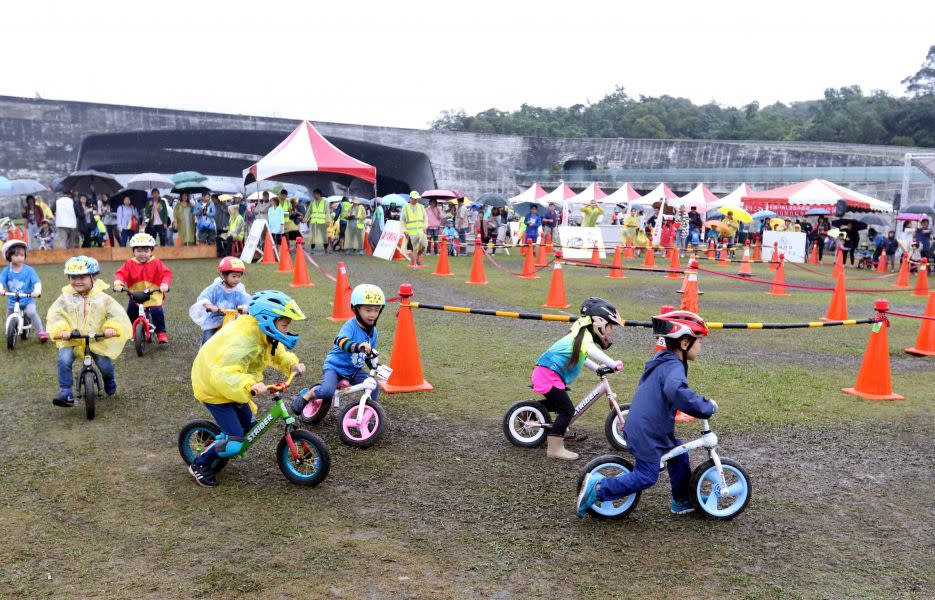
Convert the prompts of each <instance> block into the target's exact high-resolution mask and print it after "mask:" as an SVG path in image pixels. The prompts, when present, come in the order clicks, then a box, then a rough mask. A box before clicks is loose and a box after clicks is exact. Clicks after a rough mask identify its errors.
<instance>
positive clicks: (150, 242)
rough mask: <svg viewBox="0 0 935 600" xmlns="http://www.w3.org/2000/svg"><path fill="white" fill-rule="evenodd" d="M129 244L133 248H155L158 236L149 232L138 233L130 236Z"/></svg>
mask: <svg viewBox="0 0 935 600" xmlns="http://www.w3.org/2000/svg"><path fill="white" fill-rule="evenodd" d="M127 246H130V247H131V248H155V247H156V238H154V237H153V236H151V235H149V234H148V233H137V234H135V235H134V236H133V237H131V238H130V241H129V242H128V243H127Z"/></svg>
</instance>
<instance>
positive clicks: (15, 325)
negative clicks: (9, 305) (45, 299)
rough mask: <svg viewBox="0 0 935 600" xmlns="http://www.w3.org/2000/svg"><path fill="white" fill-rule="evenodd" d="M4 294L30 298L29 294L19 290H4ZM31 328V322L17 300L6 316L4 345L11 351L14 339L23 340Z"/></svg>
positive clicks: (16, 297)
mask: <svg viewBox="0 0 935 600" xmlns="http://www.w3.org/2000/svg"><path fill="white" fill-rule="evenodd" d="M3 295H4V296H9V297H10V298H15V299H16V300H20V299H21V298H31V297H32V296H31V295H30V294H23V293H20V292H4V293H3ZM31 330H32V323H31V322H30V321H29V317H27V316H26V315H25V314H24V313H23V309H22V307H21V306H20V304H19V302H14V303H13V312H11V313H10V316H9V317H7V318H6V347H7V350H10V351H13V350H14V349H15V348H16V341H17V340H19V339H22V340H25V339H26V338H28V337H29V332H30V331H31Z"/></svg>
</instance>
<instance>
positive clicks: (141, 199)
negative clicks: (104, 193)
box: [110, 189, 149, 210]
mask: <svg viewBox="0 0 935 600" xmlns="http://www.w3.org/2000/svg"><path fill="white" fill-rule="evenodd" d="M124 196H130V203H131V204H132V205H133V206H135V207H136V208H138V209H140V210H142V209H143V208H144V207H145V206H146V202H147V201H148V200H149V196H148V195H147V194H146V192H144V191H143V190H128V189H123V190H120V191H119V192H117V193H116V194H111V196H110V209H111V210H117V208H118V207H119V206H120V205H121V204H123V198H124Z"/></svg>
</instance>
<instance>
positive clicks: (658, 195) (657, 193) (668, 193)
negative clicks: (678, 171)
mask: <svg viewBox="0 0 935 600" xmlns="http://www.w3.org/2000/svg"><path fill="white" fill-rule="evenodd" d="M663 198H665V199H666V203H667V204H671V202H672V200H678V195H677V194H676V193H675V192H673V191H672V190H671V189H669V186H667V185H666V184H664V183H660V184H659V185H657V186H656V187H655V188H653V191H651V192H649V193H648V194H646V195H645V196H643V197H642V198H640V199H639V200H634V201H633V206H652V205H653V204H655V203H656V202H662V199H663Z"/></svg>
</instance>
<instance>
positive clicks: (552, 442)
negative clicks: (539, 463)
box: [545, 435, 578, 460]
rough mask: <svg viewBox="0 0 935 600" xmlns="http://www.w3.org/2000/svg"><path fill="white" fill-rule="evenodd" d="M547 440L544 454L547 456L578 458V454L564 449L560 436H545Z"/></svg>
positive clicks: (563, 441) (562, 439)
mask: <svg viewBox="0 0 935 600" xmlns="http://www.w3.org/2000/svg"><path fill="white" fill-rule="evenodd" d="M546 439H547V440H548V444H549V445H548V449H547V450H546V452H545V455H546V456H548V457H549V458H560V459H562V460H578V455H577V454H575V453H574V452H569V451H568V450H565V440H564V438H563V437H561V436H557V435H550V436H546Z"/></svg>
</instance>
